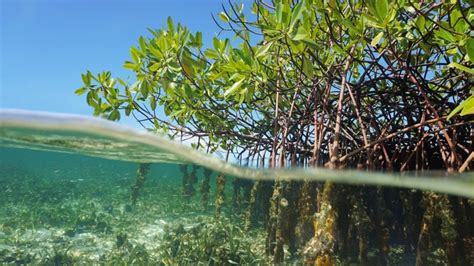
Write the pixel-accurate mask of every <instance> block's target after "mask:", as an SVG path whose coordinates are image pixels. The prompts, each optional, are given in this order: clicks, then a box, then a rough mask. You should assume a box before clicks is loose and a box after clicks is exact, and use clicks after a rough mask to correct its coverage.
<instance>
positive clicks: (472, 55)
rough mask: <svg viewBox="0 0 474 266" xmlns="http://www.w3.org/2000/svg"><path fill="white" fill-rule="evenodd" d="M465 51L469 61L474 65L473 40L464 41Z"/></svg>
mask: <svg viewBox="0 0 474 266" xmlns="http://www.w3.org/2000/svg"><path fill="white" fill-rule="evenodd" d="M466 51H467V55H468V56H469V61H471V62H473V63H474V38H469V39H467V41H466Z"/></svg>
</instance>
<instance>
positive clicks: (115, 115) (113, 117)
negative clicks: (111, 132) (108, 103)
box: [107, 109, 120, 121]
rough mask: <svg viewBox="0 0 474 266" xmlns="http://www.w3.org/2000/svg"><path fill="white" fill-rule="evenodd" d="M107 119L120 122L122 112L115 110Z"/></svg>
mask: <svg viewBox="0 0 474 266" xmlns="http://www.w3.org/2000/svg"><path fill="white" fill-rule="evenodd" d="M107 119H108V120H112V121H115V120H119V119H120V112H119V111H118V110H117V109H115V110H113V111H112V112H110V114H109V116H108V117H107Z"/></svg>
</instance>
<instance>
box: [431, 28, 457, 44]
mask: <svg viewBox="0 0 474 266" xmlns="http://www.w3.org/2000/svg"><path fill="white" fill-rule="evenodd" d="M435 36H436V37H438V38H441V39H443V40H445V41H448V42H450V43H452V42H455V41H456V39H454V36H453V35H452V34H451V33H450V32H449V31H447V30H444V29H439V30H438V31H436V32H435Z"/></svg>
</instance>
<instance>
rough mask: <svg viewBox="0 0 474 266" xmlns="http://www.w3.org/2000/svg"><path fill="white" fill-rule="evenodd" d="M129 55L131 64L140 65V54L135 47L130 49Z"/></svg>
mask: <svg viewBox="0 0 474 266" xmlns="http://www.w3.org/2000/svg"><path fill="white" fill-rule="evenodd" d="M130 55H131V56H132V60H133V62H135V63H138V64H140V62H141V61H140V52H139V51H138V49H137V48H135V47H132V48H130Z"/></svg>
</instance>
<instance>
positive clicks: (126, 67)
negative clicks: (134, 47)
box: [123, 61, 137, 70]
mask: <svg viewBox="0 0 474 266" xmlns="http://www.w3.org/2000/svg"><path fill="white" fill-rule="evenodd" d="M123 67H124V68H125V69H131V70H135V69H136V68H137V65H136V64H134V63H132V62H129V61H127V62H125V64H123Z"/></svg>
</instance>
